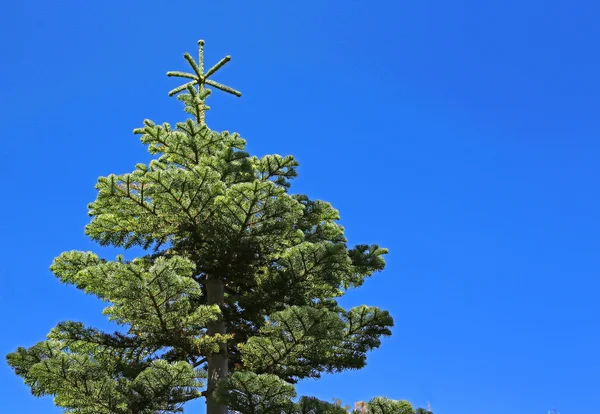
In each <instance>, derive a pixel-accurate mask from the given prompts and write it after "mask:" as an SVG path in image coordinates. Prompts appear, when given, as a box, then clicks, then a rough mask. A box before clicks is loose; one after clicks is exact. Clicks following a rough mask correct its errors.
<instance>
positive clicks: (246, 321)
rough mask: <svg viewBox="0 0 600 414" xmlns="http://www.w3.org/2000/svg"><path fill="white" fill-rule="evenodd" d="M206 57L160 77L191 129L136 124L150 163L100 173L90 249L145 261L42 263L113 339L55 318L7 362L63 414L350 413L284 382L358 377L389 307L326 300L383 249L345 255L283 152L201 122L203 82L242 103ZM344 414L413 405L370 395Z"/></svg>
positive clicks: (322, 208)
mask: <svg viewBox="0 0 600 414" xmlns="http://www.w3.org/2000/svg"><path fill="white" fill-rule="evenodd" d="M203 46H204V42H203V41H200V42H199V51H200V53H199V60H198V61H197V62H196V61H195V60H194V59H193V58H192V57H191V56H190V55H189V54H185V55H184V56H185V59H186V60H187V62H188V63H189V65H190V67H191V72H168V73H167V75H168V76H172V77H177V78H184V79H186V80H187V83H185V84H184V85H182V86H179V87H177V88H175V89H173V90H172V91H171V92H170V93H169V95H170V96H173V95H178V98H179V99H180V100H181V101H182V102H183V104H184V105H185V111H186V112H187V113H189V114H190V118H189V119H187V120H185V121H184V122H179V123H177V124H176V125H175V126H174V127H173V126H171V125H169V124H167V123H163V124H156V123H154V122H152V121H150V120H145V121H144V124H143V127H141V128H137V129H135V130H134V133H135V134H138V135H140V136H141V141H142V143H144V144H145V145H147V147H148V150H149V151H150V153H151V154H155V155H156V157H155V158H154V159H153V160H152V161H151V162H150V163H149V164H147V165H146V164H138V165H136V166H135V169H134V170H133V172H131V173H127V174H121V175H115V174H111V175H108V176H106V177H100V178H99V179H98V182H97V185H96V189H97V198H96V200H95V201H94V202H92V203H91V204H90V205H89V215H90V216H91V221H90V223H89V224H88V225H87V226H86V229H85V232H86V234H87V235H88V236H89V237H90V238H91V239H92V240H94V241H96V242H98V243H99V244H100V245H102V246H115V247H120V248H123V249H128V248H131V247H134V246H139V247H141V248H143V249H144V250H143V251H144V254H145V255H143V256H141V257H138V258H136V259H134V260H131V261H128V260H125V259H124V258H123V257H122V256H117V257H116V259H115V260H107V259H104V258H100V257H99V256H98V255H96V254H94V253H92V252H82V251H69V252H65V253H63V254H61V255H60V256H58V257H57V258H56V259H55V260H54V262H53V263H52V265H51V267H50V269H51V271H52V272H53V273H54V275H56V277H57V278H59V279H60V281H61V282H63V283H67V284H72V285H75V286H76V287H77V288H79V289H81V290H83V291H84V292H85V293H87V294H90V295H95V296H97V297H98V298H99V299H101V300H102V301H104V302H106V303H107V305H108V306H107V307H106V308H105V310H104V314H105V315H106V316H107V317H108V319H109V320H111V321H113V322H115V323H116V324H118V325H120V326H121V327H122V329H121V330H119V331H116V332H114V333H107V332H103V331H100V330H98V329H95V328H93V327H88V326H85V325H84V324H83V323H80V322H74V321H67V322H62V323H59V324H58V326H56V327H55V328H54V329H52V330H51V331H50V333H49V334H48V335H47V339H46V340H45V341H42V342H39V343H37V344H35V345H34V346H32V347H30V348H19V349H17V350H16V351H15V352H13V353H11V354H9V355H8V356H7V359H8V363H9V364H10V365H11V366H12V368H13V369H14V371H15V373H16V374H17V375H19V376H21V377H22V378H23V379H24V381H25V383H26V384H27V385H28V386H29V387H30V388H31V391H32V393H33V395H35V396H44V395H52V396H54V402H55V404H56V405H57V406H58V407H61V408H62V409H64V412H66V413H72V414H156V413H175V412H183V407H184V405H185V403H186V402H189V401H191V400H194V399H197V398H202V397H204V398H206V404H207V412H208V413H209V414H223V413H227V412H241V413H244V414H245V413H255V414H259V413H262V414H267V413H273V414H274V413H315V414H316V413H345V412H346V409H344V408H342V407H340V406H339V405H336V404H333V403H327V402H324V401H320V400H318V399H315V398H310V397H301V398H300V399H296V392H295V389H294V384H295V383H297V382H298V381H299V380H301V379H304V378H318V377H319V376H320V375H321V374H322V373H331V372H339V371H343V370H350V369H359V368H361V367H363V366H364V365H365V362H366V354H367V352H368V351H369V350H372V349H374V348H377V347H379V345H380V343H381V337H383V336H388V335H390V334H391V331H390V328H391V327H392V324H393V323H392V318H391V317H390V315H389V313H388V312H387V311H385V310H381V309H379V308H377V307H374V306H367V305H363V306H358V307H354V308H352V309H349V310H346V309H343V308H342V307H340V306H339V305H338V303H337V299H338V298H340V297H341V296H342V295H343V294H344V293H345V292H346V291H347V290H348V289H351V288H356V287H359V286H361V284H362V283H363V281H364V280H365V279H366V278H367V277H369V276H371V275H372V274H373V273H375V272H378V271H380V270H382V269H383V268H384V259H383V256H384V255H385V254H386V253H387V250H386V249H384V248H381V247H379V246H377V245H357V246H354V247H349V246H348V245H347V241H346V238H345V237H344V229H343V228H342V227H341V226H340V225H339V224H338V223H337V221H338V219H339V215H338V211H337V210H336V209H334V208H333V207H332V206H331V205H330V204H329V203H327V202H324V201H320V200H313V199H310V198H309V197H308V196H306V195H303V194H292V193H290V182H291V180H292V179H293V178H294V177H295V176H296V167H297V166H298V162H297V161H296V160H295V159H294V157H292V156H280V155H267V156H264V157H261V158H258V157H255V156H251V155H249V154H248V153H247V152H245V151H244V145H245V141H244V140H243V139H242V138H241V137H240V136H239V135H238V134H236V133H229V132H217V131H213V130H211V129H209V128H208V127H207V125H206V123H205V113H206V111H207V110H208V109H209V107H208V106H207V105H206V99H207V98H208V96H209V95H210V93H211V90H210V89H208V88H207V87H212V88H214V89H219V90H221V91H224V92H227V93H230V94H232V95H235V96H241V93H240V92H238V91H236V90H234V89H232V88H230V87H228V86H225V85H223V84H221V83H218V82H216V81H214V80H213V79H212V77H213V75H214V74H215V73H216V72H217V71H218V70H219V69H220V68H221V67H223V66H224V65H225V64H226V63H227V62H228V61H229V60H230V57H229V56H227V57H225V58H224V59H222V60H221V61H220V62H218V63H217V64H216V65H214V66H213V67H211V68H210V69H208V70H207V71H205V70H204V59H203ZM365 407H367V408H365ZM365 410H366V411H365ZM354 412H356V413H358V412H369V413H373V414H375V413H398V414H404V413H411V414H412V413H415V410H414V409H413V408H412V406H411V405H410V403H408V402H406V401H393V400H388V399H385V398H376V399H374V400H372V401H371V402H370V403H369V404H367V405H366V406H363V408H360V409H356V410H354ZM418 412H419V413H425V412H426V411H425V410H422V409H419V411H418Z"/></svg>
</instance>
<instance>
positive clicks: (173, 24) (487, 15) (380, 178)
mask: <svg viewBox="0 0 600 414" xmlns="http://www.w3.org/2000/svg"><path fill="white" fill-rule="evenodd" d="M595 3H597V2H594V1H592V0H590V1H583V0H571V1H569V2H567V1H563V2H561V1H552V0H546V1H542V0H537V1H534V0H519V1H517V0H504V1H495V2H491V1H481V0H471V1H452V2H449V1H426V0H420V1H391V0H389V1H351V0H343V1H342V0H335V1H334V0H329V1H316V0H307V1H303V2H291V1H289V2H288V1H255V2H249V1H241V0H240V1H211V2H208V1H194V2H191V1H178V2H166V1H164V2H163V1H118V2H117V1H74V0H70V1H55V2H46V1H39V0H38V1H26V0H21V1H19V2H16V1H7V2H5V4H4V5H3V7H2V15H3V18H2V25H1V26H0V38H1V39H2V40H0V56H1V63H0V77H1V81H0V124H1V125H2V128H3V131H2V138H1V139H2V144H1V145H0V155H1V157H2V161H3V170H4V174H3V176H4V179H3V182H2V191H1V194H2V196H1V197H2V202H1V203H0V216H1V217H2V220H1V221H0V231H1V232H2V238H0V252H1V260H0V275H1V276H2V281H3V287H2V289H0V315H2V325H3V332H4V333H3V334H2V337H1V338H0V353H1V354H3V355H4V354H6V353H7V352H10V351H12V350H14V349H15V348H16V347H17V346H18V345H32V344H34V343H35V342H36V341H38V340H41V339H43V338H44V335H45V334H46V333H47V332H48V331H49V330H50V329H51V328H52V327H53V326H54V325H55V324H56V323H57V322H59V321H61V320H65V319H75V320H82V321H84V322H86V323H89V324H94V325H97V326H100V327H103V328H107V327H108V324H107V323H106V322H105V321H104V319H103V318H102V316H101V315H100V310H101V309H102V305H101V304H100V303H98V302H97V301H96V300H95V299H93V298H88V297H86V296H85V295H84V294H83V293H81V292H79V291H77V290H76V289H74V288H72V287H69V286H63V285H60V284H59V283H58V282H57V281H56V280H55V279H54V278H53V276H52V275H51V274H50V272H49V271H48V266H49V265H50V263H51V261H52V259H53V258H54V257H55V256H57V255H58V254H60V253H61V252H62V251H65V250H71V249H78V250H95V251H97V252H100V253H102V254H106V255H108V256H109V257H113V254H114V252H113V251H112V250H108V249H100V248H99V247H97V246H95V245H94V244H92V243H91V242H90V241H88V240H87V239H86V237H85V236H84V235H83V227H84V225H85V224H86V223H87V222H88V217H87V208H86V206H87V203H88V202H90V201H92V200H93V199H94V198H95V190H94V184H95V181H96V179H97V177H98V176H100V175H108V174H109V173H113V172H114V173H123V172H127V171H131V170H132V169H133V168H134V165H135V164H136V163H137V162H144V161H147V160H148V159H149V156H148V155H147V153H146V152H145V148H144V146H143V145H142V144H141V143H139V141H138V139H137V138H136V137H135V136H133V134H132V132H131V131H132V129H133V128H135V127H138V126H140V125H141V122H142V120H143V119H144V118H151V119H153V120H154V121H156V122H163V121H167V122H170V123H174V122H176V121H180V120H182V119H183V116H184V113H183V112H182V110H181V109H182V108H181V106H180V104H179V102H178V101H176V100H175V99H173V98H168V97H167V92H168V91H169V90H170V89H171V88H172V87H174V86H175V85H176V84H177V82H176V81H174V80H173V79H168V78H167V77H166V76H165V72H166V71H167V70H183V69H185V68H186V63H185V61H184V60H183V58H182V54H183V53H184V52H186V51H189V52H192V53H193V52H195V48H196V41H197V40H198V39H200V38H204V39H206V41H207V46H206V47H207V49H206V55H207V60H208V62H207V63H208V64H210V63H214V62H216V61H217V60H218V59H220V58H221V57H222V56H224V55H226V54H231V55H232V56H233V59H232V62H231V63H229V64H228V65H227V66H226V68H224V69H223V70H222V71H220V72H219V74H218V76H217V78H215V79H216V80H219V81H222V82H224V83H226V84H228V85H231V86H233V87H235V88H237V89H240V90H241V91H242V92H243V93H244V96H243V97H242V98H241V99H237V98H234V97H231V96H224V95H223V94H219V93H215V94H214V95H213V97H211V100H212V102H211V106H212V108H213V109H212V110H211V111H210V112H209V113H208V118H207V121H208V124H209V126H211V127H212V128H213V129H218V130H224V129H227V130H230V131H237V132H240V133H241V134H242V136H243V137H245V138H246V139H247V140H248V142H249V144H248V149H249V150H250V152H252V153H254V154H257V155H262V154H265V153H279V154H293V155H295V156H296V157H297V158H298V159H299V161H300V162H301V169H300V171H299V172H300V177H299V178H298V180H297V181H296V183H295V186H294V187H292V189H293V190H294V191H295V192H305V193H308V194H310V195H311V196H312V197H315V198H321V199H325V200H328V201H330V202H332V203H333V204H334V206H335V207H337V208H338V209H339V210H340V211H341V216H342V224H343V225H344V226H346V229H347V234H348V236H349V238H350V241H351V242H352V243H379V244H381V245H383V246H386V247H389V248H390V255H389V257H388V262H389V265H388V268H387V270H386V271H385V272H384V273H381V274H379V275H377V276H376V277H374V278H373V279H371V280H369V282H368V283H367V284H366V285H365V286H364V287H363V288H361V289H360V290H357V291H355V292H352V293H351V294H349V295H348V296H347V298H346V299H345V300H344V304H345V305H347V306H351V305H352V306H353V305H356V304H361V303H367V304H373V305H379V306H381V307H383V308H386V309H389V310H390V311H391V312H392V314H393V316H394V317H395V320H396V327H395V329H394V336H393V338H390V339H388V340H386V341H384V344H383V346H382V347H381V348H380V349H379V350H377V351H375V352H373V353H371V354H370V356H369V360H368V367H367V368H366V369H364V370H362V371H358V372H350V373H344V374H339V375H335V376H331V377H326V378H324V379H322V380H320V381H309V382H306V383H302V384H301V385H300V386H299V387H298V390H299V392H300V393H309V394H314V395H316V396H318V397H321V398H323V399H328V400H329V399H331V398H333V397H338V398H341V399H342V400H343V401H344V402H345V403H351V402H353V401H356V400H359V399H363V400H365V399H370V398H371V397H373V396H375V395H384V396H388V397H391V398H396V399H410V400H411V401H413V402H414V403H416V404H418V405H426V404H427V402H428V401H430V402H431V404H432V407H433V409H434V411H435V413H436V414H480V413H485V414H505V413H511V414H546V413H547V411H548V410H549V409H551V408H552V407H556V408H557V410H558V411H559V412H560V413H561V414H569V413H578V412H584V411H585V412H593V411H595V410H598V409H599V407H600V393H599V392H598V390H599V389H600V377H599V373H600V354H599V352H598V349H599V348H600V331H599V328H600V324H599V322H600V301H599V300H598V291H599V288H600V278H599V276H600V254H599V248H600V214H599V212H600V195H599V192H598V184H599V178H600V162H599V161H598V160H599V157H600V121H599V115H598V111H599V110H600V77H599V76H598V74H599V73H600V57H599V49H598V44H599V41H600V26H599V25H598V20H599V18H600V6H598V5H597V4H595ZM0 384H1V387H0V400H1V401H2V402H1V403H0V411H1V412H7V413H9V412H11V413H15V412H19V413H40V414H51V413H58V412H59V410H57V409H56V408H54V407H53V405H52V402H51V399H49V398H46V399H41V400H36V399H34V398H33V397H31V396H30V395H29V391H28V389H27V388H26V387H25V386H24V385H23V384H22V383H21V380H20V379H19V378H17V377H15V376H14V375H13V374H12V372H11V371H10V369H9V368H8V367H7V366H6V364H5V363H2V364H0ZM202 406H203V404H196V405H194V406H193V407H194V408H195V410H190V412H203V408H202Z"/></svg>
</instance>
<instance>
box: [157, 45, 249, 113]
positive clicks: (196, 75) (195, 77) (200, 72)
mask: <svg viewBox="0 0 600 414" xmlns="http://www.w3.org/2000/svg"><path fill="white" fill-rule="evenodd" d="M184 57H185V59H186V60H187V61H188V63H189V65H190V66H191V67H192V70H193V72H192V73H188V72H178V71H169V72H167V76H170V77H171V76H172V77H178V78H185V79H191V81H188V82H187V83H185V84H183V85H181V86H178V87H177V88H175V89H172V90H171V91H170V92H169V96H173V95H176V94H178V93H179V92H183V91H186V90H188V87H189V86H191V87H193V88H195V87H196V85H198V89H197V91H198V93H199V96H204V98H202V99H200V104H199V106H198V108H197V113H198V115H197V118H198V123H199V124H204V118H205V111H206V110H208V109H209V108H208V106H206V105H205V103H204V101H205V99H206V97H207V96H208V95H204V94H202V91H203V90H205V89H206V85H210V86H212V87H213V88H216V89H219V90H222V91H223V92H227V93H230V94H232V95H235V96H237V97H238V98H239V97H240V96H242V93H241V92H240V91H237V90H235V89H233V88H230V87H229V86H225V85H223V84H221V83H219V82H215V81H213V80H212V79H208V78H209V77H210V76H212V75H213V74H214V73H215V72H217V71H218V70H219V69H221V68H222V67H223V66H225V64H226V63H227V62H229V61H230V60H231V56H229V55H227V56H225V57H224V58H223V59H221V60H220V61H219V62H218V63H217V64H216V65H214V66H213V67H211V68H210V69H209V70H208V71H206V72H204V40H202V39H201V40H198V62H197V63H196V61H194V58H193V57H192V56H190V55H189V54H188V53H186V54H184Z"/></svg>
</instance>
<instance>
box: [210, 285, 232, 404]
mask: <svg viewBox="0 0 600 414" xmlns="http://www.w3.org/2000/svg"><path fill="white" fill-rule="evenodd" d="M206 302H207V304H209V305H219V307H221V309H223V305H224V303H225V286H224V284H223V281H222V280H221V279H219V278H216V277H215V278H213V277H209V278H208V280H207V281H206ZM207 330H208V335H209V336H210V335H215V334H223V335H224V334H225V333H226V328H225V321H224V320H223V314H221V315H220V316H219V319H218V320H216V321H214V322H211V323H209V324H208V326H207ZM219 348H220V350H219V353H216V354H212V355H209V356H208V387H207V389H206V391H207V392H206V394H207V396H206V413H207V414H227V406H225V405H222V404H219V403H218V402H217V401H216V400H215V399H214V398H213V395H212V393H213V391H214V390H215V387H216V386H217V382H218V381H219V380H220V379H221V378H224V377H225V376H226V375H227V365H228V361H227V358H228V355H227V344H225V343H222V344H221V345H220V347H219Z"/></svg>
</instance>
